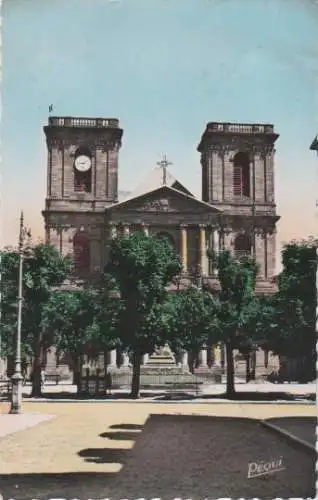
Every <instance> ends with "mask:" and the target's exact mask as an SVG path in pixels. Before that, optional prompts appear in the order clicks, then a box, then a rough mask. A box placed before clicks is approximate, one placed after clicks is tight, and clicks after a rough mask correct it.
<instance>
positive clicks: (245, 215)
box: [197, 122, 279, 280]
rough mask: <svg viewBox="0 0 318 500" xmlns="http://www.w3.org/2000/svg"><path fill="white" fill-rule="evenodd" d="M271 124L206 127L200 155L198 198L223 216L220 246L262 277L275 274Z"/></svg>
mask: <svg viewBox="0 0 318 500" xmlns="http://www.w3.org/2000/svg"><path fill="white" fill-rule="evenodd" d="M278 137H279V135H278V134H277V133H276V132H275V131H274V126H273V125H267V124H246V123H217V122H211V123H208V124H207V126H206V129H205V131H204V133H203V134H202V137H201V141H200V143H199V145H198V148H197V149H198V151H199V152H200V153H201V166H202V199H203V201H206V202H207V203H210V204H211V205H213V206H214V207H216V208H218V209H219V210H222V211H223V217H222V220H223V227H222V228H221V230H222V235H221V241H222V245H223V247H224V248H227V249H229V250H232V251H233V252H235V253H237V255H240V254H243V253H251V254H253V255H254V256H255V258H256V260H257V262H258V264H259V268H260V271H259V275H260V277H262V278H264V279H265V280H267V279H268V278H271V277H273V275H274V274H275V267H276V266H275V253H276V252H275V239H276V234H275V233H276V227H275V226H276V222H277V220H278V219H279V217H278V216H277V215H276V204H275V183H274V158H275V148H274V144H275V142H276V140H277V139H278Z"/></svg>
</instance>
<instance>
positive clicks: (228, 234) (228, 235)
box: [223, 227, 233, 253]
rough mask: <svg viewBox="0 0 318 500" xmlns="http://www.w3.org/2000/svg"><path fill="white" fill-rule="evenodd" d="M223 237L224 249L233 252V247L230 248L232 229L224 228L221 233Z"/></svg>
mask: <svg viewBox="0 0 318 500" xmlns="http://www.w3.org/2000/svg"><path fill="white" fill-rule="evenodd" d="M223 235H224V236H223V237H224V250H229V251H230V252H231V253H233V248H232V230H231V229H230V228H229V227H227V228H225V230H224V233H223Z"/></svg>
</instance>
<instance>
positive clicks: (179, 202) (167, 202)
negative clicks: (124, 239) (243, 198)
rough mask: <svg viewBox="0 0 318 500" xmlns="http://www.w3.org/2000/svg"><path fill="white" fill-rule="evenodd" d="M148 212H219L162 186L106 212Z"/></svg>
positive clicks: (184, 194) (188, 196)
mask: <svg viewBox="0 0 318 500" xmlns="http://www.w3.org/2000/svg"><path fill="white" fill-rule="evenodd" d="M119 210H120V211H121V212H123V213H124V212H137V213H138V212H143V213H145V212H150V213H193V214H200V213H218V212H219V210H217V209H216V208H214V207H212V206H210V205H209V204H207V203H205V202H202V201H200V200H198V199H196V198H194V197H193V196H191V195H188V194H186V193H183V192H181V191H178V190H176V189H174V188H171V187H168V186H162V187H161V188H159V189H156V190H154V191H152V192H150V193H146V194H143V195H141V196H137V197H136V198H131V199H129V200H126V201H123V202H122V203H118V204H116V205H112V207H110V208H109V209H108V211H111V212H112V211H116V212H117V211H119Z"/></svg>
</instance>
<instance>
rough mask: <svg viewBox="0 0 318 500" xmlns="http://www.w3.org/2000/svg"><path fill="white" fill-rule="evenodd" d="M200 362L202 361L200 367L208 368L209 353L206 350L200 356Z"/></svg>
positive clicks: (202, 350)
mask: <svg viewBox="0 0 318 500" xmlns="http://www.w3.org/2000/svg"><path fill="white" fill-rule="evenodd" d="M199 360H200V367H201V366H202V367H206V366H208V352H207V349H206V348H204V349H201V351H200V354H199Z"/></svg>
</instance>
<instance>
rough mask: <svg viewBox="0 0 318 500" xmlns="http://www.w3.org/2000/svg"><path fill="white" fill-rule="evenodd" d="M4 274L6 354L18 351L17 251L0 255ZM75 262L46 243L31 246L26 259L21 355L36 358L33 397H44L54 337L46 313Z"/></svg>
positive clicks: (7, 251) (3, 331) (3, 297)
mask: <svg viewBox="0 0 318 500" xmlns="http://www.w3.org/2000/svg"><path fill="white" fill-rule="evenodd" d="M1 255H2V259H1V273H2V283H1V284H2V318H1V331H2V333H3V338H4V341H5V349H6V353H7V354H9V353H11V354H13V352H15V348H14V342H13V339H15V338H16V321H17V316H16V311H15V310H16V303H17V290H18V269H19V255H18V252H17V251H16V250H4V251H2V253H1ZM72 268H73V263H72V260H71V259H70V258H68V257H62V256H60V254H59V252H58V250H57V249H56V248H55V247H53V246H51V245H45V244H42V243H41V244H38V245H35V246H30V247H29V248H27V249H26V250H25V252H24V259H23V310H22V330H21V342H22V354H23V356H30V355H31V356H32V357H33V377H32V395H33V396H40V395H41V368H42V364H43V355H44V351H45V349H46V348H48V347H49V346H50V345H51V344H52V337H51V336H50V334H49V333H48V332H47V331H46V330H44V326H43V312H44V309H45V306H46V305H47V303H48V301H49V298H50V296H51V294H52V293H53V290H52V289H53V287H58V286H60V285H61V284H62V283H63V281H65V279H66V278H67V277H68V276H69V275H70V273H71V272H72Z"/></svg>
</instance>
